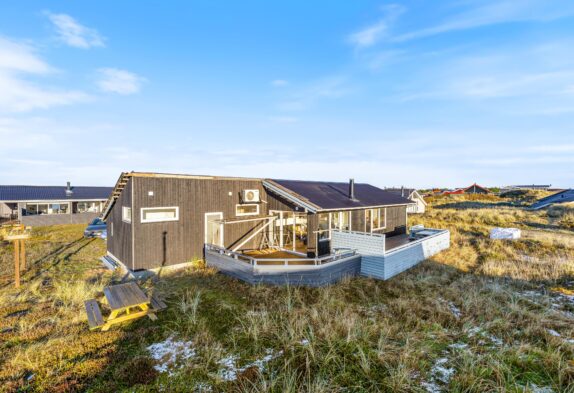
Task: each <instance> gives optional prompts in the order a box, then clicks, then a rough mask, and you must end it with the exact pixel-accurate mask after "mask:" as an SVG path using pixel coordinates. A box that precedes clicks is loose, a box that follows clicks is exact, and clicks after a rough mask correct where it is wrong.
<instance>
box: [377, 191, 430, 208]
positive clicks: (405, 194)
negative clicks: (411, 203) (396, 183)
mask: <svg viewBox="0 0 574 393" xmlns="http://www.w3.org/2000/svg"><path fill="white" fill-rule="evenodd" d="M385 191H387V192H391V193H393V194H395V195H400V196H402V197H404V198H408V199H410V198H411V197H413V198H416V196H417V195H418V197H419V199H420V200H421V201H422V203H424V204H425V205H426V204H427V203H426V201H425V200H424V198H423V196H422V195H421V194H420V193H419V192H418V191H417V189H416V188H406V187H402V188H385ZM415 193H416V195H413V194H415Z"/></svg>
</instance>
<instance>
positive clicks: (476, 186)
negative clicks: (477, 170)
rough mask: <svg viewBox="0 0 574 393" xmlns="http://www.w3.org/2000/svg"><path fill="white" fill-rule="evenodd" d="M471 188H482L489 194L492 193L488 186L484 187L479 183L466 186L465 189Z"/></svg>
mask: <svg viewBox="0 0 574 393" xmlns="http://www.w3.org/2000/svg"><path fill="white" fill-rule="evenodd" d="M471 188H480V189H481V190H483V191H486V193H487V194H490V191H489V190H488V188H486V187H483V186H481V185H478V184H476V183H474V184H472V185H470V186H468V187H466V188H464V189H463V190H464V191H465V192H466V191H468V190H470V189H471Z"/></svg>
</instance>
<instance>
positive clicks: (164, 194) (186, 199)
mask: <svg viewBox="0 0 574 393" xmlns="http://www.w3.org/2000/svg"><path fill="white" fill-rule="evenodd" d="M132 179H133V180H134V193H135V194H134V195H135V198H134V223H135V224H136V225H135V267H134V268H135V269H150V268H156V267H160V266H164V265H174V264H179V263H184V262H189V261H192V260H196V259H201V258H203V245H204V240H205V213H211V212H222V213H223V219H224V220H234V219H237V220H246V219H253V218H258V217H265V216H267V215H268V208H267V204H266V203H260V204H259V207H260V211H259V213H260V214H259V215H258V216H241V217H236V216H235V206H236V205H237V204H239V203H240V202H241V191H242V190H245V189H258V190H259V191H260V194H261V199H263V200H264V199H266V198H267V195H266V193H265V189H264V188H263V185H262V182H261V181H259V180H247V179H231V180H230V179H193V178H170V177H165V178H161V177H134V178H132ZM150 191H153V196H149V194H148V193H149V192H150ZM171 206H178V207H179V220H178V221H171V222H154V223H141V209H142V208H145V207H171ZM264 223H265V221H264V220H260V221H250V222H240V223H227V224H225V225H224V245H225V247H228V248H232V247H233V246H235V245H237V244H238V243H239V242H240V240H241V239H245V238H246V237H247V236H249V234H251V233H253V232H254V231H256V229H257V228H258V227H260V226H262V225H264ZM261 237H262V235H261V234H260V235H258V236H256V237H255V238H254V239H253V240H251V241H250V242H248V243H247V244H245V245H244V246H243V247H241V249H248V248H256V247H257V246H258V245H259V243H260V242H261Z"/></svg>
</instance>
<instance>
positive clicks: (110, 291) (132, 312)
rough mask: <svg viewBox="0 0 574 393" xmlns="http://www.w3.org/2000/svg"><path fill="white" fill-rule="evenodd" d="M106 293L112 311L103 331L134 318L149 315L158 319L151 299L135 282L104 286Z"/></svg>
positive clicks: (153, 319)
mask: <svg viewBox="0 0 574 393" xmlns="http://www.w3.org/2000/svg"><path fill="white" fill-rule="evenodd" d="M104 295H105V296H106V300H107V303H108V305H109V306H110V309H111V311H112V312H111V313H110V315H109V317H108V318H107V320H106V322H105V324H104V325H103V326H102V331H106V330H108V329H109V328H110V327H111V326H112V325H114V324H116V323H121V322H125V321H129V320H132V319H137V318H141V317H144V316H146V315H147V316H148V317H149V318H150V319H151V320H152V321H155V320H156V319H157V317H156V315H155V309H154V308H153V307H151V299H149V298H148V297H147V296H146V294H145V293H144V292H143V291H142V290H141V288H140V287H139V286H138V285H137V284H136V283H135V282H128V283H125V284H119V285H112V286H110V287H106V288H104Z"/></svg>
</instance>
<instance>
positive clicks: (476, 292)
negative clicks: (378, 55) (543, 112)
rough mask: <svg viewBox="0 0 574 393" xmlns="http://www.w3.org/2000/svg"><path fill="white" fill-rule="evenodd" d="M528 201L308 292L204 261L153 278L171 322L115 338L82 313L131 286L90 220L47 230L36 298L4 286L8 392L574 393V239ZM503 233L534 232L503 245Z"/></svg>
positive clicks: (28, 284) (487, 209)
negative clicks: (374, 273)
mask: <svg viewBox="0 0 574 393" xmlns="http://www.w3.org/2000/svg"><path fill="white" fill-rule="evenodd" d="M522 205H523V203H522V202H521V200H520V199H518V198H517V197H512V198H498V197H491V196H488V197H483V198H477V197H472V198H468V197H464V196H449V197H445V198H436V199H434V200H432V201H431V203H430V207H429V210H428V212H427V213H426V214H425V215H422V216H411V217H409V224H415V223H423V224H425V225H427V226H431V227H439V228H448V229H450V230H451V234H452V239H451V241H452V245H451V248H450V249H449V250H447V251H444V252H443V253H441V254H439V255H437V256H435V257H434V258H433V259H432V260H429V261H425V262H424V263H422V264H420V265H419V266H417V267H416V268H414V269H411V270H409V271H408V272H405V273H403V274H401V275H399V276H397V277H395V278H393V279H391V280H389V281H376V280H372V279H366V278H353V279H348V280H345V281H343V282H341V283H339V284H337V285H333V286H329V287H325V288H296V287H269V286H250V285H247V284H244V283H242V282H239V281H236V280H233V279H231V278H228V277H225V276H223V275H220V274H217V273H216V272H215V271H213V270H210V269H206V268H203V267H201V266H199V267H193V268H190V269H188V270H185V271H180V272H177V273H171V274H164V275H162V278H161V280H159V281H153V282H152V280H148V281H146V282H144V283H142V286H144V287H145V288H148V289H151V288H152V287H153V288H154V290H156V291H158V292H160V293H161V294H162V295H163V296H164V297H165V298H166V299H167V303H168V306H169V308H168V309H167V310H166V311H163V312H162V313H160V314H158V317H159V319H158V321H156V322H151V321H149V320H147V319H141V320H138V321H135V322H132V323H129V324H126V325H122V326H121V327H115V328H112V329H111V330H110V331H108V332H105V333H102V332H90V331H89V330H88V329H87V324H86V319H85V316H84V313H83V305H82V303H83V300H85V299H87V298H90V297H94V296H96V297H101V296H102V293H101V291H102V288H103V287H104V286H105V285H107V284H108V283H110V282H117V281H118V280H120V277H119V276H115V275H113V274H111V273H110V272H108V271H105V270H103V269H101V268H100V266H101V265H100V263H99V261H98V257H99V256H101V255H103V253H104V252H105V245H104V243H103V241H102V240H100V239H93V240H83V239H81V233H82V232H81V231H82V228H81V227H78V226H60V227H52V228H43V229H37V230H35V231H34V238H33V240H31V241H30V242H29V245H28V250H29V260H30V261H32V263H33V267H32V268H31V269H30V271H29V272H27V273H26V274H25V275H24V284H23V290H22V291H20V292H17V291H15V290H14V289H13V288H12V287H11V286H10V285H8V284H9V283H8V281H4V283H3V285H4V286H3V287H2V288H1V289H0V331H1V332H2V333H0V364H1V365H2V367H1V368H0V390H3V391H7V392H9V391H18V390H19V391H53V392H63V391H66V392H67V391H91V392H110V391H130V392H132V391H140V392H150V391H215V392H218V391H225V392H227V391H235V392H261V391H271V392H299V391H309V392H333V391H341V392H342V391H346V392H360V391H381V392H424V391H456V392H485V391H492V392H522V391H532V392H537V391H541V390H540V389H542V388H548V389H552V391H555V392H559V391H566V392H568V391H570V392H574V388H573V387H572V386H574V364H573V363H572V360H573V359H574V341H572V339H574V325H573V323H572V322H573V319H574V300H573V299H574V298H572V297H570V295H571V294H572V292H569V291H571V290H574V233H573V232H572V231H571V229H570V228H569V227H568V226H567V225H564V224H563V223H562V221H561V220H560V218H562V217H563V216H564V214H561V215H560V216H559V217H558V216H554V217H553V214H554V213H552V212H549V211H544V210H543V211H536V212H532V211H526V210H524V209H523V208H522ZM494 226H513V227H518V228H520V229H521V230H522V232H523V237H522V239H520V240H518V241H512V242H507V241H493V240H490V239H488V232H489V230H490V229H491V228H492V227H494ZM9 248H10V247H9V246H6V245H5V246H2V247H0V261H1V263H2V265H1V266H3V268H5V271H4V274H8V273H9V267H10V266H11V265H10V263H11V259H10V258H11V254H10V249H9ZM166 340H169V341H167V344H166V345H164V346H163V347H162V343H164V342H166ZM152 344H157V345H158V347H159V348H160V349H161V348H164V349H165V348H167V352H166V353H163V352H161V351H159V352H158V353H152V352H150V350H148V347H149V346H150V345H152ZM158 365H164V366H165V368H163V369H160V371H158V370H157V369H156V367H157V366H158ZM548 391H549V390H548Z"/></svg>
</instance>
